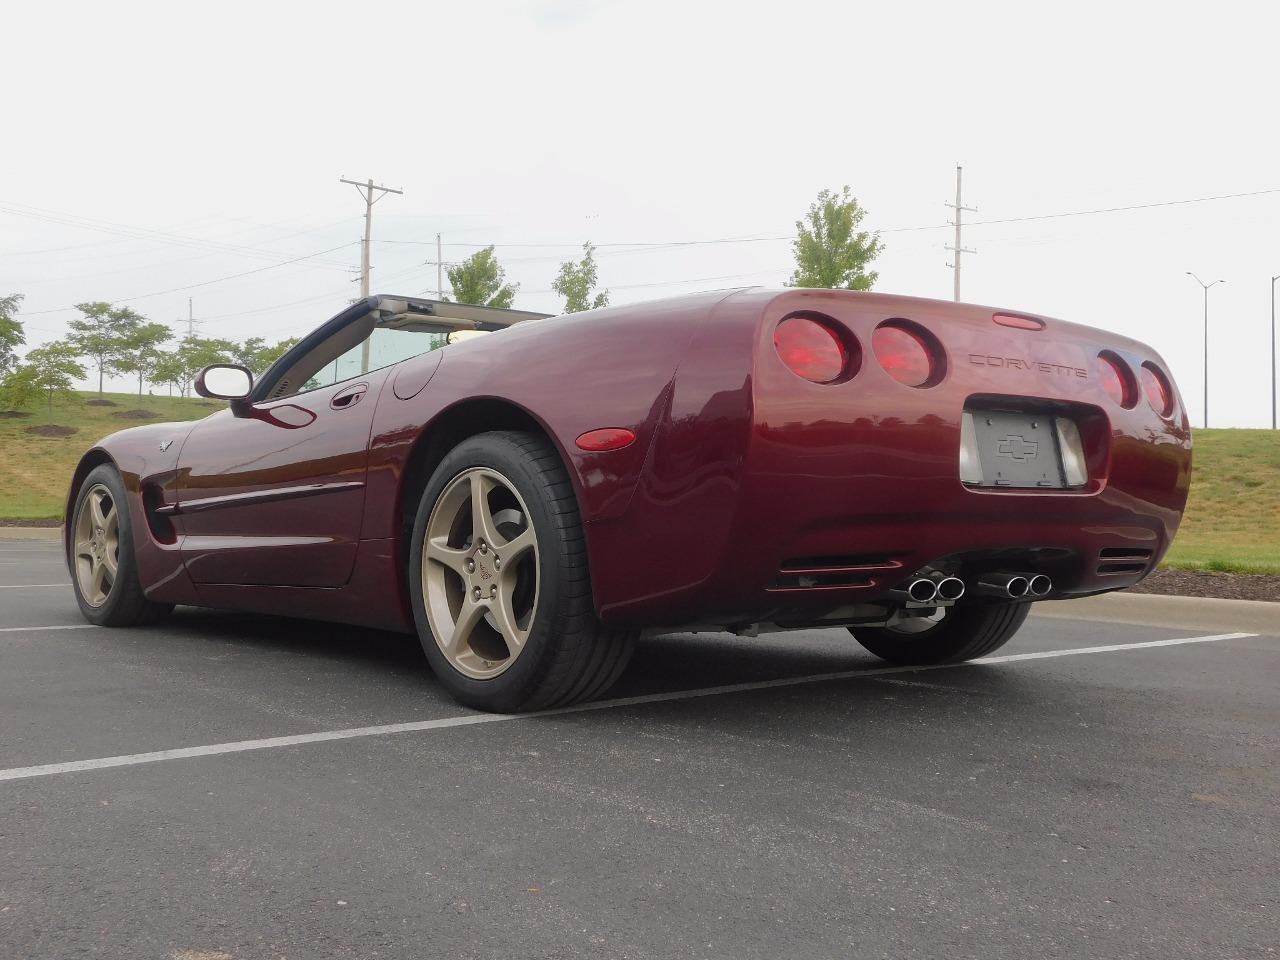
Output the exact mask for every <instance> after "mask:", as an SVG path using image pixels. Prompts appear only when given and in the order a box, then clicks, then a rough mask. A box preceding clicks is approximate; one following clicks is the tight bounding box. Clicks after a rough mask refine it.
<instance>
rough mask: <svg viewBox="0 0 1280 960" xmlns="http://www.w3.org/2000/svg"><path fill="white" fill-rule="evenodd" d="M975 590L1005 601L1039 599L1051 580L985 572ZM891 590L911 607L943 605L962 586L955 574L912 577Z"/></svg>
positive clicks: (961, 591)
mask: <svg viewBox="0 0 1280 960" xmlns="http://www.w3.org/2000/svg"><path fill="white" fill-rule="evenodd" d="M976 590H977V592H978V593H980V594H982V595H983V596H988V597H1001V598H1003V599H1005V600H1019V599H1022V598H1024V597H1031V598H1035V599H1039V598H1040V597H1046V596H1048V595H1049V594H1050V593H1051V592H1052V591H1053V581H1052V580H1050V579H1049V578H1048V577H1046V576H1045V575H1044V574H1043V573H1034V574H1021V573H989V574H985V575H983V576H982V577H981V578H980V579H979V580H978V582H977V584H976ZM893 592H894V593H895V594H897V595H898V596H899V597H900V598H901V599H903V600H904V601H905V602H907V603H908V604H911V605H913V606H922V607H924V606H946V605H949V604H952V603H955V602H956V601H957V600H959V599H960V598H961V597H963V596H964V594H965V585H964V581H963V580H961V579H960V578H959V577H916V578H915V579H913V580H908V581H907V583H906V584H904V585H903V586H901V587H899V588H898V589H896V590H894V591H893Z"/></svg>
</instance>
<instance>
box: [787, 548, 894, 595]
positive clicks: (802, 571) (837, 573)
mask: <svg viewBox="0 0 1280 960" xmlns="http://www.w3.org/2000/svg"><path fill="white" fill-rule="evenodd" d="M901 569H902V563H901V561H899V560H898V559H896V557H894V556H893V555H891V554H857V555H849V554H845V555H838V556H827V557H792V558H790V559H789V560H784V561H782V564H781V566H780V567H779V568H778V577H777V579H776V580H774V582H773V583H771V584H770V585H769V589H770V590H772V591H775V592H777V591H794V590H837V589H843V588H847V587H874V586H876V585H877V581H878V580H879V579H880V578H881V577H883V576H885V575H886V574H891V573H893V572H895V571H897V570H901Z"/></svg>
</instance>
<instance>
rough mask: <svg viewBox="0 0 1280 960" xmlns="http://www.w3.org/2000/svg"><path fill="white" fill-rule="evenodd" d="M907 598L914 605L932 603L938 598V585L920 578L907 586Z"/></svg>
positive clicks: (926, 578)
mask: <svg viewBox="0 0 1280 960" xmlns="http://www.w3.org/2000/svg"><path fill="white" fill-rule="evenodd" d="M907 596H909V597H910V598H911V599H912V600H914V601H915V602H916V603H932V602H933V601H934V600H936V599H937V597H938V585H937V584H936V583H934V582H933V581H932V580H930V579H929V578H928V577H920V578H919V579H917V580H912V581H911V582H910V583H909V584H907Z"/></svg>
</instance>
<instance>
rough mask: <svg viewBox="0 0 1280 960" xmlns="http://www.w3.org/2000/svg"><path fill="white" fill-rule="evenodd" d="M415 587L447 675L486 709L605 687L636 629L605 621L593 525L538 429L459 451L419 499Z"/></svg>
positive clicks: (429, 645) (431, 648) (533, 706)
mask: <svg viewBox="0 0 1280 960" xmlns="http://www.w3.org/2000/svg"><path fill="white" fill-rule="evenodd" d="M409 571H410V581H411V582H410V584H409V588H410V594H411V597H412V600H413V612H414V619H415V621H416V624H417V628H418V636H419V639H420V640H421V642H422V647H423V650H424V651H425V652H426V655H427V659H428V660H429V661H430V662H431V666H432V668H433V669H434V670H435V673H436V675H437V676H438V677H439V678H440V682H441V683H442V684H444V686H445V687H446V688H447V689H448V690H449V692H450V693H451V694H452V695H453V696H454V697H455V698H456V699H458V700H460V701H461V702H463V703H465V704H467V705H469V706H472V707H477V708H479V709H483V710H497V711H504V712H510V711H517V710H539V709H545V708H548V707H558V706H564V705H567V704H570V703H575V702H578V701H581V700H589V699H591V698H593V697H596V696H599V695H600V694H601V693H603V692H604V691H605V690H606V689H608V687H609V686H610V685H612V683H613V682H614V680H616V679H617V677H618V675H619V674H620V673H621V672H622V669H623V667H624V666H625V665H626V662H627V660H628V658H629V657H630V654H631V647H632V643H633V641H634V639H635V636H634V633H633V632H632V631H626V630H618V629H613V628H609V627H606V626H604V625H603V624H601V623H600V622H599V621H598V620H597V619H596V617H595V611H594V609H593V606H592V599H591V583H590V579H589V575H588V570H587V557H586V546H585V544H584V542H583V534H582V521H581V518H580V517H579V514H578V506H577V499H576V497H575V496H574V491H573V486H572V484H571V483H570V481H569V477H568V474H567V473H566V472H565V468H564V465H563V464H562V463H561V461H560V457H559V454H557V452H556V451H555V449H554V448H553V447H552V446H551V445H550V444H549V443H548V442H547V441H546V440H545V439H543V438H541V437H538V436H536V435H533V434H528V433H516V432H494V433H485V434H481V435H479V436H476V437H472V438H471V439H469V440H466V441H464V442H463V443H461V444H459V445H458V446H457V447H455V448H454V449H453V450H452V451H450V452H449V453H448V454H447V455H446V456H445V458H444V460H443V461H442V462H441V464H440V466H439V467H437V468H436V471H435V473H434V474H432V477H431V479H430V481H428V483H427V487H426V490H425V491H423V495H422V500H421V502H420V504H419V506H418V513H417V518H416V521H415V523H414V530H413V540H412V548H411V553H410V558H409Z"/></svg>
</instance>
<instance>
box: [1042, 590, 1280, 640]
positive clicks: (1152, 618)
mask: <svg viewBox="0 0 1280 960" xmlns="http://www.w3.org/2000/svg"><path fill="white" fill-rule="evenodd" d="M1031 613H1032V616H1036V617H1055V618H1058V619H1062V620H1093V621H1097V622H1100V623H1128V624H1134V625H1138V626H1150V627H1174V628H1177V629H1180V630H1181V629H1187V630H1212V631H1215V632H1219V633H1220V632H1222V631H1228V630H1229V631H1239V632H1241V633H1263V634H1270V635H1271V636H1277V637H1280V603H1268V602H1266V601H1265V600H1217V599H1211V598H1208V597H1170V596H1162V595H1158V594H1150V593H1104V594H1102V595H1101V596H1098V597H1084V598H1082V599H1079V600H1045V601H1042V602H1040V603H1037V604H1035V605H1034V606H1033V607H1032V608H1031Z"/></svg>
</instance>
